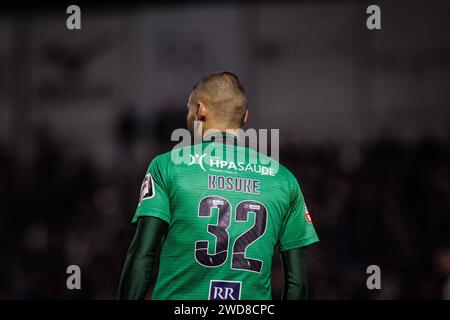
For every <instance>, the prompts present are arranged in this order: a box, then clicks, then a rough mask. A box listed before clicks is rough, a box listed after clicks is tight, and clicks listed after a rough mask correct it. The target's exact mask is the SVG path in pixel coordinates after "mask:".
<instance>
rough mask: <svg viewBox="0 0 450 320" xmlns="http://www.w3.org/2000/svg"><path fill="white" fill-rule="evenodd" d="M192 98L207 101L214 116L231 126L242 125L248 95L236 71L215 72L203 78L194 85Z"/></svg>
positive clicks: (196, 100)
mask: <svg viewBox="0 0 450 320" xmlns="http://www.w3.org/2000/svg"><path fill="white" fill-rule="evenodd" d="M192 98H193V102H194V103H197V102H198V101H203V102H204V103H207V104H208V105H209V106H210V107H211V111H212V113H213V115H214V117H217V119H220V120H221V121H223V122H224V123H226V124H227V125H229V126H230V127H233V126H238V127H242V125H243V118H244V114H245V112H246V111H247V108H248V106H247V97H246V95H245V89H244V85H243V84H242V82H241V80H240V79H239V77H238V76H237V75H235V74H234V73H231V72H227V71H222V72H215V73H212V74H209V75H207V76H205V77H203V78H201V79H200V80H199V81H198V82H197V83H196V84H195V85H194V88H193V91H192Z"/></svg>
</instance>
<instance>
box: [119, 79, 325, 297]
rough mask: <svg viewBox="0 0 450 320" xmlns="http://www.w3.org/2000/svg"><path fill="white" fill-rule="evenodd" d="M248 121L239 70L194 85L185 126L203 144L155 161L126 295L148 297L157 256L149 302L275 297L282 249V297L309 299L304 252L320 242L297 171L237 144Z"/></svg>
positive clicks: (125, 278) (126, 274)
mask: <svg viewBox="0 0 450 320" xmlns="http://www.w3.org/2000/svg"><path fill="white" fill-rule="evenodd" d="M247 118H248V110H247V99H246V96H245V91H244V87H243V85H242V83H241V81H240V80H239V78H238V77H237V76H236V75H235V74H232V73H229V72H220V73H214V74H211V75H208V76H206V77H204V78H202V79H201V80H200V81H199V82H198V83H197V84H196V85H195V86H194V89H193V91H192V93H191V95H190V97H189V101H188V115H187V125H188V128H189V129H190V131H191V132H192V133H193V134H200V135H202V138H203V141H202V143H200V144H193V145H190V146H187V147H182V148H179V149H174V150H172V151H171V152H167V153H164V154H162V155H159V156H157V157H155V158H154V159H153V161H152V162H151V163H150V166H149V168H148V170H147V173H146V175H145V178H144V182H143V184H142V187H141V196H140V200H139V204H138V207H137V210H136V213H135V215H134V217H133V220H132V222H133V223H135V224H137V229H136V233H135V236H134V239H133V241H132V243H131V246H130V248H129V251H128V254H127V257H126V261H125V265H124V268H123V273H122V277H121V280H120V286H119V293H118V297H119V299H143V298H144V297H145V295H146V294H147V293H148V290H149V287H150V275H151V272H152V269H153V262H154V260H155V256H156V254H157V252H160V265H159V273H158V276H157V280H156V284H155V288H154V291H153V295H152V299H159V300H160V299H163V300H165V299H177V300H182V299H204V300H207V299H209V300H239V299H242V300H244V299H246V300H248V299H271V298H272V297H271V282H270V280H271V261H272V256H273V254H274V250H275V248H276V247H277V246H278V247H279V251H280V252H281V256H282V261H283V269H284V279H285V280H284V290H283V295H282V298H283V299H307V290H308V287H307V255H306V246H308V245H310V244H312V243H314V242H317V241H318V237H317V235H316V232H315V230H314V227H313V224H312V221H311V218H310V216H309V213H308V211H307V208H306V205H305V201H304V199H303V195H302V192H301V190H300V187H299V184H298V182H297V180H296V179H295V177H294V176H293V175H292V173H291V172H290V171H289V170H288V169H286V168H285V167H284V166H282V165H281V164H278V162H275V160H274V159H270V158H268V157H267V156H265V155H263V154H261V153H258V152H257V151H255V150H252V149H250V148H246V147H244V146H241V145H239V144H238V143H237V136H238V135H237V134H235V133H236V132H237V131H238V130H239V129H240V128H242V127H243V126H244V125H245V123H246V122H247ZM196 121H200V122H201V123H202V126H201V129H196V128H195V127H194V122H196ZM196 130H201V132H194V131H196ZM230 154H231V155H232V156H230ZM181 158H183V159H190V161H181ZM267 163H272V164H273V163H276V164H277V165H276V166H272V165H267ZM274 168H275V169H274Z"/></svg>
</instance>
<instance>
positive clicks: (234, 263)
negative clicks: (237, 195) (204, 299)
mask: <svg viewBox="0 0 450 320" xmlns="http://www.w3.org/2000/svg"><path fill="white" fill-rule="evenodd" d="M212 208H217V209H218V211H219V213H218V220H217V224H208V232H209V233H210V234H212V235H214V236H215V238H216V241H215V243H216V247H215V249H214V253H213V254H209V253H208V243H209V242H208V241H207V240H199V241H196V242H195V259H196V260H197V262H198V263H199V264H201V265H203V266H205V267H218V266H221V265H222V264H224V263H225V261H226V260H227V257H228V244H229V241H230V235H229V234H228V231H227V230H228V228H229V226H230V221H231V219H230V217H231V204H230V202H229V201H228V200H227V199H225V198H223V197H219V196H210V197H206V198H203V199H202V200H201V201H200V203H199V206H198V216H199V217H210V216H211V214H212ZM250 212H253V213H254V214H255V215H254V216H255V222H254V224H253V226H252V227H251V228H250V229H248V230H247V231H246V232H244V233H243V234H242V235H240V236H239V237H238V238H237V239H236V240H235V241H234V244H233V253H232V257H231V268H232V269H239V270H246V271H253V272H261V268H262V261H261V260H258V259H252V258H249V257H246V256H245V252H246V250H247V247H248V246H249V245H251V244H252V243H253V242H255V241H256V240H258V239H259V238H260V237H261V236H262V235H263V234H264V232H265V231H266V226H267V208H266V207H265V206H264V205H263V204H262V203H261V202H258V201H254V200H245V201H241V202H239V204H238V205H237V206H236V217H235V220H236V222H246V221H248V216H249V213H250Z"/></svg>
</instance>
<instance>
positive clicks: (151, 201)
mask: <svg viewBox="0 0 450 320" xmlns="http://www.w3.org/2000/svg"><path fill="white" fill-rule="evenodd" d="M167 167H168V166H167V163H166V162H165V161H164V160H163V159H162V157H161V156H158V157H156V158H154V159H153V161H152V162H151V163H150V166H149V167H148V170H147V173H146V174H145V177H144V181H143V182H142V185H141V190H140V197H139V203H138V206H137V209H136V213H135V215H134V217H133V220H132V223H135V222H136V221H137V219H138V218H139V217H156V218H160V219H162V220H164V221H166V222H167V223H170V202H169V189H168V183H166V182H167V181H168V178H169V177H168V174H169V173H168V172H167V171H168V170H167Z"/></svg>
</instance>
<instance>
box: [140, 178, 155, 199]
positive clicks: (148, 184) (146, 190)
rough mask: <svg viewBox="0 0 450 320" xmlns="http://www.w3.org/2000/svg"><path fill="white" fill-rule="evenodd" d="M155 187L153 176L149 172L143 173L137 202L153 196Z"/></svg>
mask: <svg viewBox="0 0 450 320" xmlns="http://www.w3.org/2000/svg"><path fill="white" fill-rule="evenodd" d="M154 190H155V188H154V185H153V177H152V175H151V174H150V173H147V174H146V175H145V178H144V181H143V182H142V186H141V194H140V196H139V204H140V203H141V202H142V200H145V199H150V198H153V196H154V195H155V191H154Z"/></svg>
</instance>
